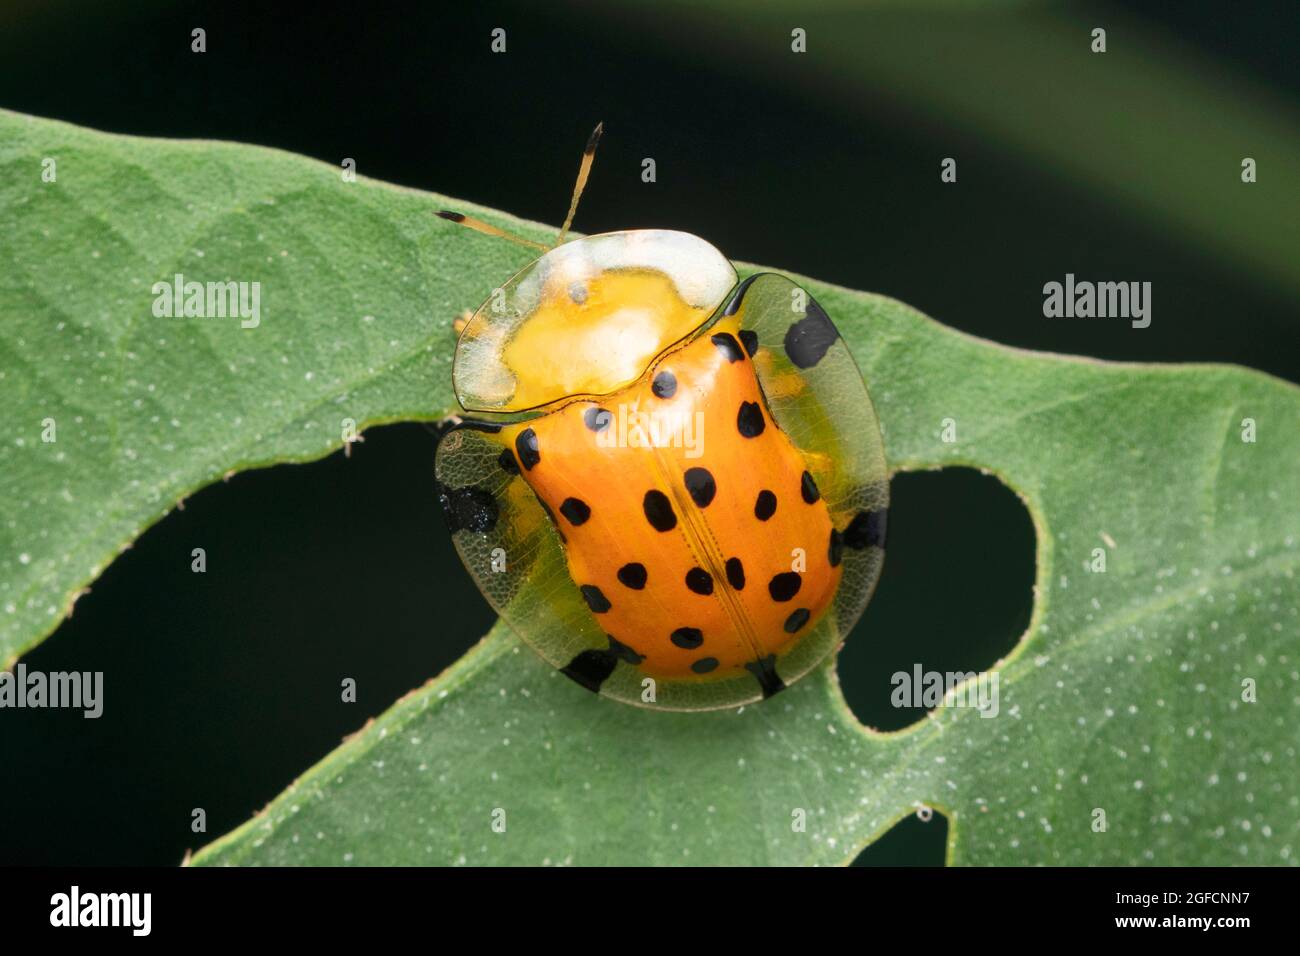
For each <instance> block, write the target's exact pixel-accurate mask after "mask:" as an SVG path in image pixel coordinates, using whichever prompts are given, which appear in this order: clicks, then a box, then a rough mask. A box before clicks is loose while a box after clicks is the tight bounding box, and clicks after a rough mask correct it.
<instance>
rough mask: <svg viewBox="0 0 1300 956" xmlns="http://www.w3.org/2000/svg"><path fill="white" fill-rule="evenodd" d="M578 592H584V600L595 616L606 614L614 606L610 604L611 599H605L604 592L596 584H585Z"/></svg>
mask: <svg viewBox="0 0 1300 956" xmlns="http://www.w3.org/2000/svg"><path fill="white" fill-rule="evenodd" d="M578 590H579V591H581V592H582V599H583V600H584V601H586V602H587V607H589V608H591V612H592V613H593V614H604V613H605V612H606V611H608V610H609V609H610V608H611V607H613V606H614V605H612V604H610V603H609V598H607V597H605V594H604V592H603V591H601V589H600V588H598V587H596V585H594V584H584V585H582V586H580V587H579V588H578Z"/></svg>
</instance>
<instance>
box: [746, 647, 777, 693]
mask: <svg viewBox="0 0 1300 956" xmlns="http://www.w3.org/2000/svg"><path fill="white" fill-rule="evenodd" d="M745 670H747V671H749V672H750V673H751V674H753V675H754V678H755V679H756V680H757V681H758V685H759V686H760V687H761V688H763V699H764V700H766V699H767V698H769V697H771V696H772V695H773V694H779V693H780V692H781V691H783V690H785V681H783V680H781V676H780V675H779V674H777V672H776V655H775V654H768V655H767V657H764V658H761V659H759V660H756V661H750V662H749V663H748V664H746V665H745Z"/></svg>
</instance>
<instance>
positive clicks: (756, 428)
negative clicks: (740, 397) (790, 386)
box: [736, 402, 767, 438]
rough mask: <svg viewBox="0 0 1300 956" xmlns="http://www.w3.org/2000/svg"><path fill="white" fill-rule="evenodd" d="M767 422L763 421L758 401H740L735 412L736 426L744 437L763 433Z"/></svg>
mask: <svg viewBox="0 0 1300 956" xmlns="http://www.w3.org/2000/svg"><path fill="white" fill-rule="evenodd" d="M766 427H767V422H765V421H763V410H762V409H761V408H759V407H758V402H741V403H740V411H739V412H738V413H737V414H736V428H737V430H738V431H739V432H740V433H741V434H742V435H744V436H745V437H746V438H757V437H758V436H759V435H761V434H763V429H764V428H766Z"/></svg>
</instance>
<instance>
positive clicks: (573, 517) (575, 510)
mask: <svg viewBox="0 0 1300 956" xmlns="http://www.w3.org/2000/svg"><path fill="white" fill-rule="evenodd" d="M560 514H562V515H564V517H566V518H568V519H569V524H571V525H573V526H574V527H577V526H578V525H580V524H582V523H583V522H585V521H586V520H587V519H588V518H590V517H591V508H589V507H587V503H586V502H585V501H583V500H582V499H581V498H565V499H564V503H563V504H561V505H560Z"/></svg>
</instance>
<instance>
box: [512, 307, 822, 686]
mask: <svg viewBox="0 0 1300 956" xmlns="http://www.w3.org/2000/svg"><path fill="white" fill-rule="evenodd" d="M739 333H740V328H739V325H738V323H737V322H736V321H735V320H734V319H728V320H727V321H725V322H722V323H719V324H718V325H716V326H714V328H713V329H712V330H711V332H710V335H708V336H705V337H701V338H699V339H697V340H696V341H694V342H692V343H690V344H688V345H685V346H683V347H681V348H679V349H677V350H676V351H672V352H669V353H668V354H666V355H664V356H662V357H661V358H659V359H658V360H657V361H656V362H654V363H653V364H652V365H651V367H650V368H649V369H648V370H647V371H646V373H645V375H644V376H643V377H642V378H641V379H640V380H639V381H637V382H636V383H635V384H634V385H632V386H630V387H629V388H626V389H624V390H622V391H620V392H616V393H614V394H612V395H609V396H607V397H606V398H603V399H601V400H600V401H599V402H596V401H578V402H573V403H571V404H569V405H566V406H565V407H563V408H562V409H560V410H559V411H556V412H554V413H552V414H550V415H547V416H545V417H543V418H541V419H539V420H537V421H534V422H530V423H527V424H526V425H525V424H517V425H513V426H511V427H509V428H507V429H505V430H504V432H503V437H504V438H505V440H506V441H507V443H508V444H509V445H510V446H511V447H512V448H513V449H514V454H515V457H516V460H517V461H518V462H519V463H520V464H521V466H522V474H523V477H524V480H525V481H527V482H528V485H529V487H531V488H532V490H533V491H534V492H535V493H536V494H537V496H538V497H539V499H540V500H541V502H542V503H543V504H544V505H545V507H546V510H547V512H548V514H550V515H551V516H552V520H554V521H555V522H556V525H557V528H558V529H559V531H561V532H562V533H563V535H564V541H565V554H566V557H567V562H568V567H569V572H570V574H571V576H572V578H573V580H574V582H575V583H577V584H578V587H579V590H580V592H581V593H582V594H583V596H584V600H585V601H586V603H587V605H588V607H589V608H590V609H591V611H592V613H593V614H595V615H597V618H598V621H599V623H600V625H601V626H602V627H603V628H605V630H606V632H607V633H608V635H609V636H610V637H611V638H612V639H613V641H614V642H616V645H615V646H618V647H620V648H622V649H623V650H622V654H623V655H624V657H625V659H627V660H629V661H632V660H635V661H636V665H637V666H638V667H639V668H640V670H641V672H642V673H644V674H646V675H648V676H650V677H653V678H656V679H664V678H668V679H679V678H689V677H691V676H693V675H707V674H714V673H723V674H725V673H731V674H744V673H746V672H749V673H752V674H753V675H754V676H755V677H756V678H758V679H759V681H760V683H761V685H762V687H763V688H764V690H765V691H766V692H767V693H768V694H771V693H773V692H774V691H775V690H777V689H779V688H780V679H779V678H778V677H777V675H776V671H775V669H774V667H773V662H774V660H775V657H776V655H777V654H778V653H780V652H781V651H782V650H784V649H785V647H786V646H787V645H788V644H789V643H790V642H791V641H794V640H797V638H798V636H799V634H800V633H801V632H802V631H803V630H804V629H805V628H807V627H809V626H811V625H814V624H815V623H816V622H817V620H818V619H819V618H820V617H821V615H822V613H823V612H824V611H825V610H826V609H827V608H828V607H829V606H830V603H831V599H832V598H833V597H834V594H835V589H836V587H837V586H838V584H839V580H840V573H841V572H840V563H841V555H842V543H841V542H840V541H839V540H838V539H839V537H840V535H839V533H838V532H836V531H835V530H834V528H833V527H832V524H831V519H830V514H829V511H828V509H827V507H826V503H825V502H824V501H822V500H821V496H820V493H819V491H818V489H817V485H816V481H815V479H814V478H813V477H812V475H811V474H810V473H809V472H808V470H807V467H806V463H805V461H804V458H803V456H802V455H801V454H800V453H799V451H798V449H796V448H795V447H794V445H793V444H791V442H790V439H789V437H788V436H786V435H785V434H784V433H783V432H782V431H781V429H780V428H779V427H778V426H777V425H776V424H775V423H774V422H773V421H772V418H771V414H770V412H769V411H768V410H767V408H766V401H765V400H764V398H763V395H762V392H761V389H760V388H759V383H758V378H757V376H756V374H755V372H754V368H753V365H752V357H751V356H750V355H749V354H748V353H747V352H746V350H745V349H744V347H743V346H742V344H741V339H740V334H739ZM793 567H797V568H799V570H797V571H796V570H792V568H793ZM609 667H610V661H609V660H608V659H606V658H602V657H601V656H600V655H594V656H590V657H589V658H587V659H586V660H585V661H583V660H580V661H577V662H576V663H571V664H570V665H568V670H567V672H568V673H569V674H570V676H572V677H574V678H575V679H576V680H578V681H579V682H581V683H583V684H585V685H586V686H589V687H592V689H596V688H598V687H599V685H600V683H601V681H602V680H603V676H604V673H605V671H606V670H607V669H608V668H609Z"/></svg>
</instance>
